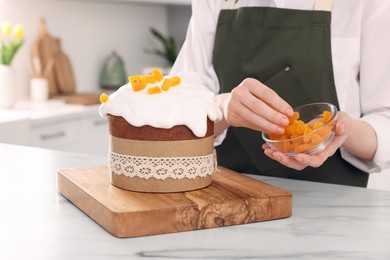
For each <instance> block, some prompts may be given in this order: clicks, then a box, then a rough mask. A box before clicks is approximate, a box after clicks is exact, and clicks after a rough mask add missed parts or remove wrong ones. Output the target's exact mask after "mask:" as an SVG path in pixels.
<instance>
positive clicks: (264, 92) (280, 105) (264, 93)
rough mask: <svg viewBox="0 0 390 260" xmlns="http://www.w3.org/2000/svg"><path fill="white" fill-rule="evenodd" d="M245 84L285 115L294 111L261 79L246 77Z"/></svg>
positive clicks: (289, 114) (253, 92)
mask: <svg viewBox="0 0 390 260" xmlns="http://www.w3.org/2000/svg"><path fill="white" fill-rule="evenodd" d="M243 84H246V85H247V86H248V89H249V91H250V92H251V93H252V94H253V95H254V96H256V97H257V98H258V99H260V100H262V101H263V102H264V103H266V104H267V105H268V106H269V107H270V108H273V109H274V110H275V111H277V112H279V113H281V114H284V115H285V116H292V115H293V113H294V111H293V109H292V107H291V106H290V105H289V104H288V103H287V102H286V101H285V100H283V99H282V98H281V97H280V96H279V95H278V94H277V93H276V92H275V91H273V90H272V89H271V88H269V87H267V86H266V85H264V84H263V83H261V82H260V81H258V80H256V79H252V78H248V79H245V80H244V81H243Z"/></svg>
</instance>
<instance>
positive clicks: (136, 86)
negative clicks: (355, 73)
mask: <svg viewBox="0 0 390 260" xmlns="http://www.w3.org/2000/svg"><path fill="white" fill-rule="evenodd" d="M131 86H132V87H133V90H134V91H141V90H143V89H144V88H145V87H146V84H144V83H142V82H141V80H140V79H138V78H136V79H133V80H132V81H131Z"/></svg>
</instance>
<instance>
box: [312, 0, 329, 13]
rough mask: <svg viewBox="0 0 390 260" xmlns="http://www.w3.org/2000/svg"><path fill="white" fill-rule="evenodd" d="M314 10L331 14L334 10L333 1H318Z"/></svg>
mask: <svg viewBox="0 0 390 260" xmlns="http://www.w3.org/2000/svg"><path fill="white" fill-rule="evenodd" d="M314 10H316V11H329V12H330V11H331V10H332V0H316V4H315V6H314Z"/></svg>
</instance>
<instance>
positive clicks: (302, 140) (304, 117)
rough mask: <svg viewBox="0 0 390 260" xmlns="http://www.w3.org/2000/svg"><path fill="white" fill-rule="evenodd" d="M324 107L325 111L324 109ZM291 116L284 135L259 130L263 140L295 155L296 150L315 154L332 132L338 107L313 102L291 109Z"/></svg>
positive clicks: (329, 140)
mask: <svg viewBox="0 0 390 260" xmlns="http://www.w3.org/2000/svg"><path fill="white" fill-rule="evenodd" d="M324 111H327V112H324ZM294 112H298V114H299V118H297V117H298V114H297V113H295V114H294V117H292V118H289V120H290V124H289V125H288V126H286V127H285V133H284V134H283V135H273V134H268V133H265V132H262V134H261V136H262V138H263V139H264V141H265V142H266V143H267V144H268V145H269V147H271V148H272V149H273V150H275V151H280V152H282V153H284V154H286V155H287V156H290V157H294V156H295V155H296V154H298V153H305V154H310V155H313V154H317V153H319V152H320V151H322V150H324V149H325V147H326V146H327V145H328V144H329V143H330V142H331V141H332V139H333V137H334V135H335V126H336V122H337V108H336V106H335V105H332V104H330V103H312V104H307V105H303V106H300V107H297V108H295V109H294Z"/></svg>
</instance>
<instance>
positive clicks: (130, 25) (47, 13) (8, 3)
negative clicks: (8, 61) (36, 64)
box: [0, 0, 191, 99]
mask: <svg viewBox="0 0 390 260" xmlns="http://www.w3.org/2000/svg"><path fill="white" fill-rule="evenodd" d="M190 16H191V6H190V0H166V1H164V0H147V1H133V0H0V20H9V21H10V22H11V23H21V24H23V25H24V27H25V28H24V31H25V40H26V42H25V44H24V45H23V46H22V48H21V49H20V50H19V52H18V53H17V55H16V56H15V59H14V60H13V62H12V67H13V68H14V69H15V72H16V73H17V79H18V89H17V93H18V95H17V96H18V99H26V98H28V97H29V80H30V78H31V73H30V71H29V65H28V62H29V61H30V60H31V55H32V54H31V53H32V49H31V48H32V45H33V43H34V41H35V40H36V39H37V37H38V32H39V26H38V20H39V18H41V17H43V18H45V20H46V25H47V30H48V32H49V33H50V34H51V35H52V36H54V37H58V38H59V39H60V40H61V45H62V50H63V51H64V52H65V53H66V54H67V55H68V56H69V58H70V60H71V63H72V67H73V71H74V74H75V79H76V85H77V91H78V92H96V91H100V89H99V75H100V72H101V69H102V67H103V64H104V61H105V59H106V58H107V57H108V56H109V55H110V54H111V53H112V51H114V50H115V51H116V52H117V53H118V54H119V55H120V56H121V57H122V58H123V61H124V63H125V68H126V72H127V73H128V75H131V74H139V73H141V72H142V70H143V69H144V68H145V67H149V66H152V67H153V66H166V62H165V61H164V60H163V59H162V58H160V57H158V56H156V55H151V54H148V53H146V52H145V49H160V48H161V49H162V46H161V44H160V42H158V41H157V40H156V38H154V37H153V36H152V34H151V33H150V31H149V29H150V27H153V28H156V29H157V30H159V31H160V32H161V33H163V34H164V35H172V36H173V37H174V38H175V39H176V42H177V44H178V46H179V47H180V46H181V44H182V43H183V41H184V38H185V33H186V30H187V26H188V21H189V19H190Z"/></svg>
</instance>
